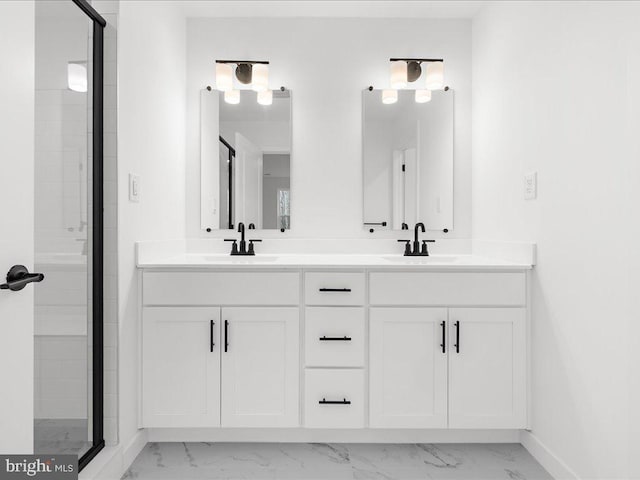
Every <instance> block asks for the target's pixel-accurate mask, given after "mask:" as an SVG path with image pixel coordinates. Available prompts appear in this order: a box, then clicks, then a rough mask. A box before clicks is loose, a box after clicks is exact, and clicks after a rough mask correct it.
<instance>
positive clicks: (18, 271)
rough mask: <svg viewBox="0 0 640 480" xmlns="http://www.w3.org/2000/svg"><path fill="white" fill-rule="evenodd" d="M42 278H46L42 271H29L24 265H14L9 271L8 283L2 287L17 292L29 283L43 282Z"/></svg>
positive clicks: (1, 287) (1, 286)
mask: <svg viewBox="0 0 640 480" xmlns="http://www.w3.org/2000/svg"><path fill="white" fill-rule="evenodd" d="M42 280H44V275H43V274H42V273H29V270H27V267H25V266H24V265H14V266H13V267H11V269H10V270H9V273H7V283H3V284H2V285H0V289H2V290H11V291H12V292H17V291H18V290H22V289H23V288H24V287H26V286H27V284H28V283H31V282H41V281H42Z"/></svg>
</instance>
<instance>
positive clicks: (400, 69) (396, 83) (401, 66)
mask: <svg viewBox="0 0 640 480" xmlns="http://www.w3.org/2000/svg"><path fill="white" fill-rule="evenodd" d="M390 84H391V88H393V89H396V90H399V89H401V88H405V87H406V86H407V62H403V61H402V60H400V61H397V62H391V82H390Z"/></svg>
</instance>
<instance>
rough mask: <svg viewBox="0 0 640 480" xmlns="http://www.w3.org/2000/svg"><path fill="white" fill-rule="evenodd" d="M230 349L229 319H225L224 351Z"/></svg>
mask: <svg viewBox="0 0 640 480" xmlns="http://www.w3.org/2000/svg"><path fill="white" fill-rule="evenodd" d="M227 350H229V320H225V321H224V352H225V353H227Z"/></svg>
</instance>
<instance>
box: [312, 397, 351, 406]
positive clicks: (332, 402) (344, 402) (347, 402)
mask: <svg viewBox="0 0 640 480" xmlns="http://www.w3.org/2000/svg"><path fill="white" fill-rule="evenodd" d="M318 403H319V404H320V405H351V400H347V399H346V398H343V399H342V400H327V399H326V398H323V399H322V400H320V401H319V402H318Z"/></svg>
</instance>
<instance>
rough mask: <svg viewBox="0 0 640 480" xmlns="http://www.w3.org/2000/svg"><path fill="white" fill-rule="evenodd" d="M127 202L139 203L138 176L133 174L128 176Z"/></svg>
mask: <svg viewBox="0 0 640 480" xmlns="http://www.w3.org/2000/svg"><path fill="white" fill-rule="evenodd" d="M129 201H130V202H139V201H140V176H139V175H136V174H134V173H130V174H129Z"/></svg>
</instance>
